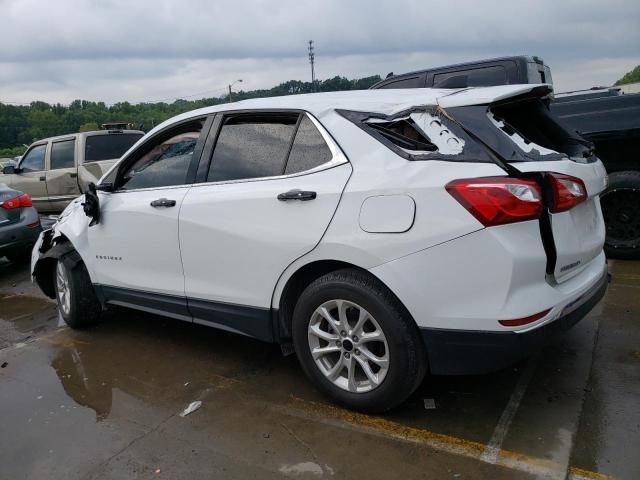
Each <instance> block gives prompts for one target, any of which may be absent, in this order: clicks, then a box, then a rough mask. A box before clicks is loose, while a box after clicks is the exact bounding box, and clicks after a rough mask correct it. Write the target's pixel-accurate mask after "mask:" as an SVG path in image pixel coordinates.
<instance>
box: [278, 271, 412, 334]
mask: <svg viewBox="0 0 640 480" xmlns="http://www.w3.org/2000/svg"><path fill="white" fill-rule="evenodd" d="M347 268H348V269H352V270H357V271H359V272H362V273H364V274H366V275H368V276H370V277H371V278H373V279H375V280H376V281H377V282H378V283H380V285H382V286H383V287H384V288H386V289H387V290H388V291H389V292H390V293H391V294H392V295H393V296H394V297H395V298H396V299H397V300H398V303H399V304H400V305H401V306H402V308H403V309H404V311H405V312H406V314H407V315H408V316H409V318H411V319H412V320H413V322H414V324H415V325H416V328H417V323H415V319H414V318H413V316H412V315H411V313H410V312H409V310H408V309H407V308H406V307H405V305H404V304H403V303H402V301H401V300H400V299H399V298H398V296H397V295H396V294H395V292H393V290H391V288H389V287H388V286H387V285H386V284H385V283H384V282H383V281H382V280H381V279H380V278H378V277H377V276H376V275H374V274H373V273H371V272H370V271H369V270H367V269H366V268H363V267H361V266H358V265H356V264H353V263H350V262H347V261H344V260H333V259H322V260H314V261H311V262H308V263H306V264H304V265H301V266H299V267H298V268H297V269H296V270H295V271H294V272H293V273H292V274H291V275H290V276H289V277H288V278H286V280H284V279H282V278H281V282H280V285H282V286H281V287H280V288H278V286H276V290H275V291H274V298H273V303H272V305H273V307H274V311H275V312H276V315H275V318H274V328H275V329H276V331H275V332H274V338H276V341H280V342H281V343H284V342H288V341H289V340H290V339H291V324H292V321H293V310H294V308H295V306H296V303H297V300H298V298H299V297H300V295H301V294H302V292H303V291H304V290H305V288H307V287H308V286H309V285H310V284H311V283H312V282H313V281H314V280H316V279H317V278H320V277H321V276H323V275H326V274H327V273H330V272H334V271H336V270H343V269H347ZM275 309H277V310H275Z"/></svg>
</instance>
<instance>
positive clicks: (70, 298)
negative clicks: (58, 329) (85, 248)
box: [53, 252, 102, 329]
mask: <svg viewBox="0 0 640 480" xmlns="http://www.w3.org/2000/svg"><path fill="white" fill-rule="evenodd" d="M53 274H54V285H55V290H56V301H57V303H58V312H60V315H61V316H62V318H63V319H64V321H65V323H66V324H67V325H68V326H69V327H71V328H74V329H80V328H84V327H87V326H89V325H93V324H94V323H96V322H98V320H99V319H100V314H101V312H102V308H101V306H100V302H99V301H98V297H97V296H96V293H95V291H94V289H93V284H92V283H91V278H89V273H88V272H87V268H86V267H85V265H84V263H83V262H82V260H81V258H80V255H78V253H77V252H71V253H68V254H66V255H64V256H62V257H61V258H59V259H58V261H57V263H56V267H55V269H54V270H53ZM65 282H66V283H65ZM65 285H66V286H65Z"/></svg>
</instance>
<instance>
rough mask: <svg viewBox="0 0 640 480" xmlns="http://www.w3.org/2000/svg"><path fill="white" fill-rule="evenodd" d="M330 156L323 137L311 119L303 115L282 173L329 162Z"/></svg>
mask: <svg viewBox="0 0 640 480" xmlns="http://www.w3.org/2000/svg"><path fill="white" fill-rule="evenodd" d="M331 157H332V154H331V150H329V147H328V146H327V144H326V143H325V141H324V138H322V135H321V134H320V132H319V131H318V129H317V128H316V126H315V125H314V124H313V122H312V121H311V119H310V118H309V117H308V116H307V115H305V116H304V117H303V118H302V121H301V122H300V125H299V126H298V131H297V132H296V137H295V139H294V141H293V146H292V147H291V153H290V154H289V160H288V161H287V168H286V169H285V172H284V173H285V174H286V175H290V174H292V173H298V172H304V171H305V170H311V169H312V168H315V167H317V166H319V165H322V164H323V163H327V162H329V161H330V160H331Z"/></svg>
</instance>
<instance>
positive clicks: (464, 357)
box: [420, 272, 609, 375]
mask: <svg viewBox="0 0 640 480" xmlns="http://www.w3.org/2000/svg"><path fill="white" fill-rule="evenodd" d="M608 283H609V275H608V274H607V273H606V272H605V274H604V275H603V276H602V277H601V278H600V279H599V280H598V282H597V283H596V284H595V285H593V286H592V287H591V288H590V289H589V290H588V291H587V292H585V293H584V294H583V295H581V296H580V297H579V298H577V299H576V300H574V301H573V302H571V303H569V304H568V305H566V306H565V307H564V310H563V311H562V313H561V314H560V317H559V318H557V319H556V320H554V321H552V322H550V323H546V324H544V325H542V326H540V327H538V328H535V329H533V330H528V331H526V332H522V333H517V332H488V331H469V330H445V329H432V328H421V329H420V331H421V333H422V337H423V339H424V342H425V346H426V348H427V352H428V353H427V354H428V358H429V367H430V371H431V373H432V374H435V375H472V374H480V373H489V372H493V371H497V370H500V369H502V368H505V367H508V366H509V365H512V364H513V363H515V362H517V361H519V360H521V359H523V358H526V357H527V356H529V355H530V354H531V353H533V352H535V351H536V350H538V349H539V348H541V347H542V346H544V345H545V344H546V343H548V342H549V341H550V340H551V339H552V338H554V337H556V336H558V335H559V334H561V333H562V332H564V331H566V330H568V329H570V328H571V327H572V326H574V325H575V324H576V323H578V322H579V321H580V320H581V319H582V318H584V317H585V316H586V315H587V314H588V313H589V312H590V311H591V310H592V309H593V307H595V306H596V305H597V304H598V302H599V301H600V300H601V299H602V297H603V296H604V294H605V293H606V291H607V285H608Z"/></svg>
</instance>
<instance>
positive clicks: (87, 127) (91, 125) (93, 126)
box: [78, 122, 98, 132]
mask: <svg viewBox="0 0 640 480" xmlns="http://www.w3.org/2000/svg"><path fill="white" fill-rule="evenodd" d="M93 130H98V124H97V123H95V122H88V123H83V124H82V125H80V129H79V130H78V131H79V132H91V131H93Z"/></svg>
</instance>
